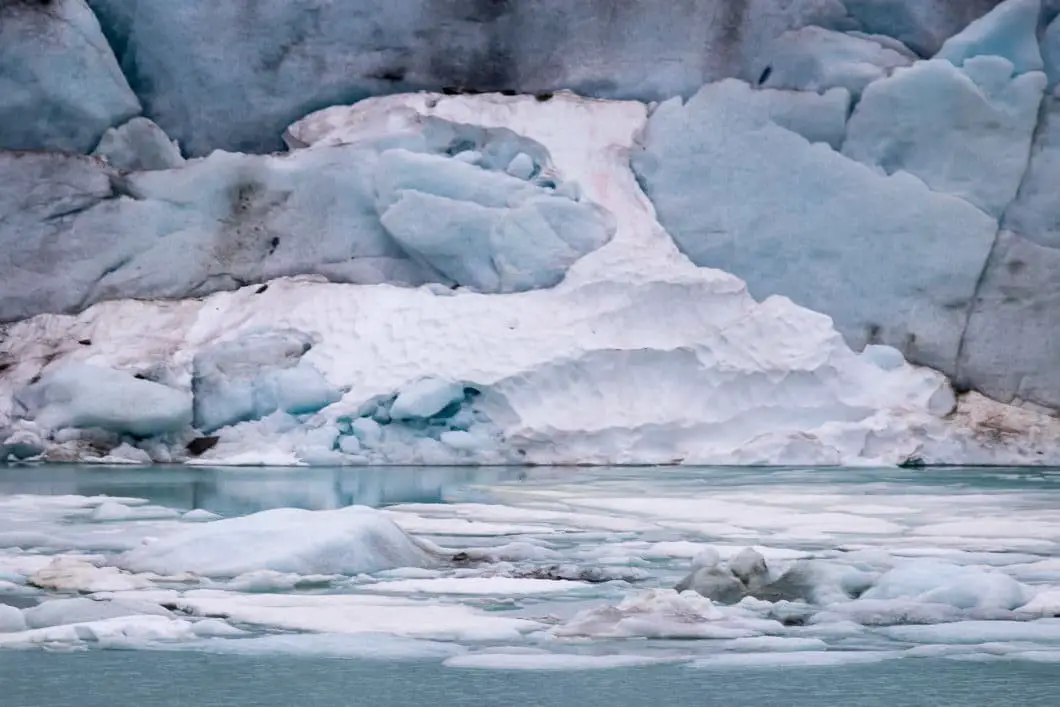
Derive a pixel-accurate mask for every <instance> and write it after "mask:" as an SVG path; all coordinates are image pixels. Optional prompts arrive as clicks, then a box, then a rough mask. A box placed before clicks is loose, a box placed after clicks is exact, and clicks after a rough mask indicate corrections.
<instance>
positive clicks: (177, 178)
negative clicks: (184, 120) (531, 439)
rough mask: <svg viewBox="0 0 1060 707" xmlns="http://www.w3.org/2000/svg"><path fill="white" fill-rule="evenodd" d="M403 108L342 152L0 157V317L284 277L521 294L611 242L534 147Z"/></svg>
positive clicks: (595, 211)
mask: <svg viewBox="0 0 1060 707" xmlns="http://www.w3.org/2000/svg"><path fill="white" fill-rule="evenodd" d="M409 113H410V111H404V112H402V111H395V113H394V115H393V116H389V117H388V119H390V118H392V120H390V122H389V123H387V122H385V121H383V127H384V128H385V129H383V130H381V131H380V130H375V131H374V132H373V130H372V129H366V131H365V133H364V134H362V135H361V136H360V138H361V139H359V140H358V141H357V142H356V144H348V145H333V146H324V147H321V148H320V149H312V150H297V151H295V152H294V153H291V154H286V155H243V154H231V153H225V152H215V153H213V154H212V155H210V156H209V157H207V158H205V159H202V160H195V161H191V162H188V163H186V164H185V165H184V166H183V167H182V168H180V169H164V170H155V171H148V172H133V173H130V174H125V175H120V174H119V173H118V172H117V171H116V170H114V169H113V168H111V167H108V166H107V165H106V164H105V163H104V162H102V161H100V160H92V159H86V158H82V157H76V156H73V155H58V154H19V153H3V152H0V170H2V171H3V172H4V173H5V174H7V175H9V178H8V179H5V180H4V183H3V184H2V185H0V218H2V219H4V220H5V221H6V222H7V223H8V226H9V227H6V228H5V229H3V230H2V231H0V247H2V248H3V249H4V251H5V252H6V253H7V256H8V257H7V259H6V260H5V261H4V263H3V264H2V265H0V321H11V320H15V319H20V318H23V317H27V316H32V315H34V314H37V313H40V312H72V311H80V310H82V309H84V308H85V307H87V306H89V305H90V304H92V303H94V302H98V301H100V300H106V299H115V298H123V297H139V298H158V297H173V298H180V297H192V296H201V295H204V294H208V293H210V292H215V291H217V290H223V289H231V288H234V287H237V286H239V285H242V284H245V283H248V282H260V281H262V280H267V279H269V278H274V277H279V276H285V275H297V274H317V275H322V276H324V277H325V278H327V279H330V280H333V281H338V282H354V283H381V282H392V283H397V284H410V285H419V284H422V283H425V282H437V283H441V284H446V285H450V286H457V285H466V286H470V287H474V288H476V289H479V290H482V291H486V292H497V291H504V292H511V291H521V290H526V289H533V288H536V287H546V286H550V285H553V284H555V283H556V282H557V281H559V280H560V279H561V278H562V277H563V275H564V273H565V272H566V270H567V269H568V268H569V267H570V265H571V264H572V263H573V262H575V261H576V260H578V259H579V258H580V257H582V256H583V255H584V254H586V253H588V252H590V251H592V250H593V249H595V248H598V247H599V246H601V245H603V243H605V242H606V241H607V240H608V239H609V238H610V237H611V234H612V233H613V231H614V226H613V224H612V223H611V221H610V218H609V217H608V216H607V214H605V213H603V212H602V211H601V210H600V209H599V208H597V207H596V206H594V205H593V204H590V203H587V202H585V201H583V200H582V199H580V197H579V194H578V189H577V188H576V187H575V186H573V185H564V184H562V183H561V182H560V181H559V180H556V179H554V178H551V177H550V176H549V175H548V174H547V172H548V168H549V158H548V153H547V151H546V150H545V149H544V148H542V147H541V146H540V145H539V144H534V143H533V142H532V141H530V140H527V139H525V138H522V137H520V136H518V135H515V134H514V133H512V132H511V131H500V130H497V131H488V130H485V129H483V128H480V127H475V126H470V125H457V124H452V123H449V122H447V121H442V120H437V119H435V120H426V121H425V120H418V119H416V115H415V113H412V115H411V116H410V115H409ZM126 130H127V132H128V130H131V128H129V126H126ZM127 137H129V136H127ZM115 139H117V138H115ZM114 149H115V150H118V152H119V153H120V154H119V157H120V159H119V162H125V161H127V160H128V159H139V157H135V158H134V157H131V156H129V155H125V154H124V153H123V152H122V150H124V148H123V147H121V146H117V147H114ZM467 153H473V154H475V155H477V156H478V157H479V158H480V159H478V160H477V161H476V163H475V164H469V163H467V162H465V161H462V160H461V159H458V157H460V155H462V154H467ZM518 155H523V156H524V158H526V159H530V160H531V161H532V162H533V163H534V168H533V170H532V171H531V173H530V177H529V181H526V180H523V179H519V178H516V177H513V176H511V175H509V174H508V173H507V171H506V170H507V168H508V166H509V165H510V164H511V162H512V161H513V160H514V159H515V158H516V157H517V156H518ZM116 166H119V167H120V166H121V165H120V164H119V165H116ZM142 166H143V165H142ZM155 166H161V165H155ZM42 184H45V185H47V186H46V187H42V186H41V185H42ZM42 188H43V189H44V192H43V193H42ZM428 226H429V227H428Z"/></svg>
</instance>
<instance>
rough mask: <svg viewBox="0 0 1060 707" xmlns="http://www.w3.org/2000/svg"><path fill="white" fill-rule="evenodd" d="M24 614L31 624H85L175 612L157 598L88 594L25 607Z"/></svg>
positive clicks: (38, 626)
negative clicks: (97, 597)
mask: <svg viewBox="0 0 1060 707" xmlns="http://www.w3.org/2000/svg"><path fill="white" fill-rule="evenodd" d="M22 614H23V615H24V616H25V619H26V625H27V626H28V627H29V628H47V627H49V626H62V625H64V624H81V623H88V622H91V621H103V620H105V619H113V618H118V617H121V616H145V615H147V616H166V617H170V618H172V614H170V613H169V612H168V611H166V610H165V609H163V608H162V607H161V606H159V605H158V604H155V603H153V602H149V601H137V600H135V599H111V600H109V601H97V600H95V599H90V598H88V597H77V598H75V599H52V600H49V601H45V602H41V603H40V604H38V605H37V606H34V607H31V608H29V609H23V611H22Z"/></svg>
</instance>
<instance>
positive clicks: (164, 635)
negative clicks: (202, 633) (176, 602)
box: [0, 616, 195, 648]
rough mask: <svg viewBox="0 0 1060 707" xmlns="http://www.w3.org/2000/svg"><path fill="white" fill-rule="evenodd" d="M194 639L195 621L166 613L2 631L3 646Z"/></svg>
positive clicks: (119, 644)
mask: <svg viewBox="0 0 1060 707" xmlns="http://www.w3.org/2000/svg"><path fill="white" fill-rule="evenodd" d="M191 638H195V634H194V632H193V631H192V624H191V623H190V622H188V621H184V620H181V619H170V618H166V617H163V616H119V617H117V618H113V619H104V620H102V621H91V622H87V623H78V624H64V625H62V626H51V627H48V628H39V629H30V630H28V631H20V632H17V633H7V634H0V648H4V647H18V648H25V647H29V646H40V645H49V646H55V645H56V644H71V645H83V644H85V643H94V644H97V645H99V646H100V647H103V648H130V647H143V646H145V645H154V644H158V643H169V642H173V641H182V640H189V639H191Z"/></svg>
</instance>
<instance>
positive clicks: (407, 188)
mask: <svg viewBox="0 0 1060 707" xmlns="http://www.w3.org/2000/svg"><path fill="white" fill-rule="evenodd" d="M379 165H380V166H379V169H378V171H377V172H376V188H377V191H378V194H379V196H378V199H379V208H380V212H381V214H382V215H381V218H380V221H381V223H382V224H383V226H384V227H385V228H386V230H387V232H388V233H389V234H390V235H391V236H392V237H393V238H394V240H396V241H397V242H398V243H399V244H400V245H401V247H402V248H404V249H405V250H406V251H407V252H408V253H410V254H411V255H413V256H414V257H416V258H418V259H419V260H421V261H423V262H426V263H428V264H429V265H430V266H431V267H432V268H434V269H435V270H437V271H438V272H441V273H442V274H443V275H445V276H446V277H448V278H450V279H451V280H453V281H455V282H459V283H461V284H464V285H468V286H470V287H474V288H476V289H479V290H482V291H485V292H516V291H522V290H528V289H536V288H540V287H551V286H553V285H555V284H556V283H557V282H559V280H560V279H562V277H563V275H564V273H565V272H566V271H567V268H568V267H570V265H571V264H572V263H573V262H574V261H576V260H577V259H578V258H580V257H581V256H583V255H585V253H587V252H590V251H592V250H595V249H597V248H599V247H600V246H602V245H603V244H604V243H606V242H607V241H608V240H609V239H610V237H611V232H612V231H613V227H612V226H611V225H610V224H609V223H607V221H606V219H605V218H604V216H603V214H602V213H600V210H599V209H598V208H597V207H595V206H593V205H591V204H587V203H580V202H575V201H571V200H570V199H568V198H566V197H564V196H556V195H555V194H554V193H550V192H548V191H547V190H545V189H543V188H541V187H536V186H533V185H530V184H528V183H527V182H525V181H523V180H522V179H517V178H513V177H511V176H509V175H507V174H504V173H499V172H491V171H487V170H483V169H480V168H479V167H477V166H474V165H471V164H467V163H465V162H463V161H460V160H452V159H443V158H441V157H436V156H432V155H421V154H414V153H412V152H408V151H406V150H389V151H387V152H384V153H383V154H382V155H381V157H380V163H379Z"/></svg>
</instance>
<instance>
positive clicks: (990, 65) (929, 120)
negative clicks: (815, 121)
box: [843, 34, 1045, 218]
mask: <svg viewBox="0 0 1060 707" xmlns="http://www.w3.org/2000/svg"><path fill="white" fill-rule="evenodd" d="M1033 36H1034V35H1033V34H1032V35H1031V37H1032V39H1033ZM1035 46H1037V45H1035ZM963 66H964V69H963V70H962V69H960V68H957V67H955V66H954V65H953V64H951V63H950V62H948V61H944V60H940V59H936V60H932V61H923V62H918V63H917V64H915V65H913V66H911V67H909V68H900V69H897V70H895V72H894V74H893V75H891V76H890V77H889V78H886V79H881V80H879V81H876V82H875V83H873V84H872V85H870V86H869V87H868V88H866V89H865V93H864V95H863V96H862V97H861V102H860V103H858V106H857V108H856V109H855V110H854V114H853V116H851V118H850V123H849V124H848V126H847V140H846V142H845V143H844V144H843V154H844V155H846V156H848V157H850V158H852V159H855V160H858V161H860V162H864V163H865V164H868V165H872V166H878V167H879V168H881V169H882V170H883V171H884V172H885V173H887V174H893V173H895V172H898V171H906V172H909V173H910V174H914V175H916V176H917V177H919V178H920V179H922V180H924V182H925V183H926V184H927V185H928V186H929V187H930V188H931V189H933V190H935V191H939V192H945V193H947V194H954V195H956V196H960V197H961V198H963V199H966V200H968V201H969V202H971V203H972V204H975V205H976V206H978V207H979V208H981V209H983V210H984V211H986V212H987V213H988V214H990V215H991V216H993V217H995V218H998V217H1000V215H1001V213H1002V211H1003V210H1004V209H1005V207H1006V206H1007V205H1008V204H1009V202H1011V201H1012V199H1013V198H1014V197H1015V196H1016V191H1017V190H1018V189H1019V186H1020V182H1021V180H1022V178H1023V174H1024V171H1025V170H1026V168H1027V157H1028V154H1029V153H1030V145H1031V138H1032V135H1033V133H1034V127H1035V124H1036V123H1037V120H1038V105H1039V103H1040V102H1041V96H1042V89H1044V88H1045V76H1044V75H1043V74H1042V73H1040V72H1038V71H1033V72H1030V73H1025V74H1022V75H1019V76H1016V77H1015V78H1011V74H1012V65H1011V64H1010V63H1009V62H1008V61H1006V60H1005V59H1002V58H999V57H987V56H983V57H973V58H970V59H968V61H966V62H964V64H963Z"/></svg>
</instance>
